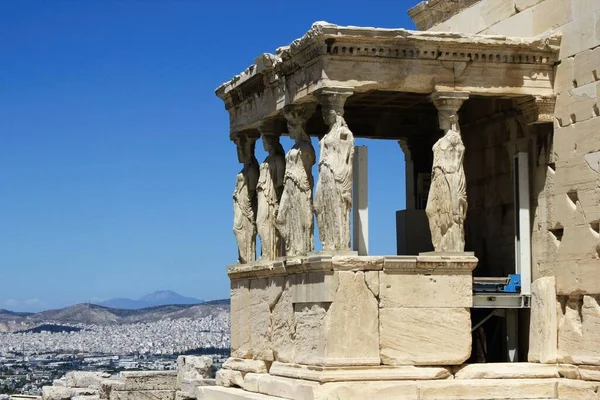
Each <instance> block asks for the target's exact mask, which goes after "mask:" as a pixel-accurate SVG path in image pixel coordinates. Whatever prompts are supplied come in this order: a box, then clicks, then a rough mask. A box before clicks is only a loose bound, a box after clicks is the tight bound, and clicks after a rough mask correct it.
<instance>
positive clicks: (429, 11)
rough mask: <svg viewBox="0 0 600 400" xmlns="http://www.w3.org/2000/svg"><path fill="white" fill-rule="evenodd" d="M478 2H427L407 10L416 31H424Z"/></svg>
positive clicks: (470, 0)
mask: <svg viewBox="0 0 600 400" xmlns="http://www.w3.org/2000/svg"><path fill="white" fill-rule="evenodd" d="M478 1H480V0H429V1H422V2H420V3H419V4H417V5H416V6H414V7H413V8H411V9H409V10H408V15H409V16H410V18H411V19H412V20H413V22H414V23H415V25H416V26H417V29H418V30H420V31H426V30H428V29H429V28H431V27H433V26H435V25H437V24H440V23H442V22H444V21H446V20H448V19H450V18H451V17H452V16H454V15H456V14H458V13H459V12H461V11H462V10H464V9H465V8H467V7H470V6H472V5H473V4H475V3H477V2H478Z"/></svg>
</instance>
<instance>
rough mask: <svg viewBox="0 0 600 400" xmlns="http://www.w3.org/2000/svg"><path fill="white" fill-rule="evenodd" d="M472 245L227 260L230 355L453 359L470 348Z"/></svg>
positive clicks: (327, 362) (406, 361)
mask: <svg viewBox="0 0 600 400" xmlns="http://www.w3.org/2000/svg"><path fill="white" fill-rule="evenodd" d="M476 265H477V258H475V257H474V256H473V255H472V253H448V254H435V253H428V254H424V255H420V256H385V257H383V256H382V257H373V256H357V255H352V254H350V255H347V254H344V255H331V254H319V255H311V256H307V257H294V258H289V259H286V258H282V259H279V260H276V261H271V262H265V261H258V262H255V263H253V264H244V265H234V266H231V267H229V269H228V274H229V277H230V279H231V355H232V358H234V359H247V360H259V361H264V362H268V363H270V362H274V361H277V362H281V363H293V364H302V365H309V366H330V367H332V366H348V367H355V366H379V365H390V366H398V365H427V366H431V365H434V366H441V365H459V364H462V363H463V362H465V361H466V360H467V359H468V358H469V356H470V354H471V318H470V312H469V308H470V307H471V306H472V301H473V300H472V270H473V268H475V266H476Z"/></svg>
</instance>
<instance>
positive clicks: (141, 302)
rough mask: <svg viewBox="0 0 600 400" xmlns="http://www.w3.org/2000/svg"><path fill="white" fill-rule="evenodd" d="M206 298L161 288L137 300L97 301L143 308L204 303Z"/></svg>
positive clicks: (129, 307)
mask: <svg viewBox="0 0 600 400" xmlns="http://www.w3.org/2000/svg"><path fill="white" fill-rule="evenodd" d="M202 303H204V300H200V299H196V298H193V297H185V296H182V295H180V294H178V293H175V292H173V291H171V290H161V291H158V292H154V293H150V294H147V295H145V296H142V297H140V298H139V299H137V300H132V299H128V298H123V297H120V298H115V299H110V300H106V301H102V302H99V303H97V304H98V305H99V306H104V307H110V308H121V309H127V310H138V309H141V308H148V307H158V306H164V305H172V304H202Z"/></svg>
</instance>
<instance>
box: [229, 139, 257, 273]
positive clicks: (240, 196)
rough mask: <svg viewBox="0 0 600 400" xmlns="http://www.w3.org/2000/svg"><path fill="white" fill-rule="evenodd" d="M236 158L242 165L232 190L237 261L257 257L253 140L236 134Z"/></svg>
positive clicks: (248, 261)
mask: <svg viewBox="0 0 600 400" xmlns="http://www.w3.org/2000/svg"><path fill="white" fill-rule="evenodd" d="M233 141H234V142H235V145H236V147H237V154H238V160H239V162H240V163H242V164H243V165H244V166H243V168H242V170H241V171H240V172H239V173H238V174H237V178H236V184H235V191H234V192H233V233H234V234H235V238H236V240H237V245H238V262H239V263H240V264H247V263H250V262H252V261H255V260H256V186H257V183H258V175H259V172H258V161H257V160H256V157H255V156H254V146H255V139H253V138H249V137H248V136H246V135H243V134H235V135H234V136H233Z"/></svg>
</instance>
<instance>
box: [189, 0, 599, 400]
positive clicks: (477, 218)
mask: <svg viewBox="0 0 600 400" xmlns="http://www.w3.org/2000/svg"><path fill="white" fill-rule="evenodd" d="M500 3H501V4H500ZM505 3H506V4H505ZM559 3H560V4H559ZM567 3H568V4H569V5H570V7H571V8H569V9H568V10H567V9H566V8H564V4H567ZM576 3H577V1H576V0H561V1H560V2H557V1H554V0H538V1H531V2H526V1H518V0H506V1H502V2H497V1H494V0H480V1H477V0H473V1H465V2H456V1H450V0H431V1H428V2H423V3H421V4H419V5H418V6H417V7H415V8H413V9H412V10H411V11H410V14H411V16H412V17H413V19H414V21H415V23H416V24H417V26H418V27H419V29H421V30H420V31H408V30H403V29H376V28H361V27H343V26H337V25H333V24H329V23H325V22H318V23H315V24H314V25H313V26H312V27H311V29H310V30H309V31H308V32H307V33H306V34H305V35H304V36H302V37H301V38H299V39H298V40H295V41H294V42H292V43H291V44H290V45H289V46H284V47H281V48H279V49H278V50H277V52H276V54H263V55H260V56H259V57H257V58H256V60H255V61H254V64H253V65H252V66H251V67H250V68H248V69H247V70H245V71H243V72H242V73H241V74H239V75H237V76H235V77H234V78H233V79H232V80H230V81H229V82H226V83H224V84H223V85H221V86H220V87H219V88H218V89H217V95H218V96H219V97H220V98H221V99H222V100H223V101H224V103H225V107H226V109H227V111H228V113H229V117H230V138H231V139H232V140H233V142H234V143H235V145H236V146H237V148H238V154H239V155H240V156H239V159H240V163H241V164H242V165H243V167H242V170H241V171H240V173H239V174H238V176H237V179H236V184H235V188H236V189H235V195H234V220H235V223H234V232H235V238H236V239H237V244H238V249H239V259H238V263H237V264H234V265H231V266H229V267H228V275H229V277H230V279H231V329H232V331H231V358H230V359H229V360H228V361H227V362H226V363H225V365H224V366H223V369H221V370H220V371H219V372H218V373H217V380H216V383H217V386H215V387H199V388H198V398H205V399H221V398H236V399H265V400H266V399H275V398H285V399H371V398H373V399H374V398H390V399H391V398H394V399H396V398H402V399H414V400H417V399H509V398H510V399H556V398H560V399H579V398H586V399H587V398H590V399H591V398H597V384H594V383H593V381H594V380H600V378H599V377H600V375H598V368H600V352H599V351H598V349H597V346H596V347H594V346H593V345H591V344H590V343H598V340H600V329H598V326H600V318H598V315H600V312H599V311H598V310H600V307H599V306H598V302H597V297H595V296H597V295H598V294H600V289H597V288H596V286H598V279H597V278H596V277H594V278H591V275H586V274H588V271H592V270H593V268H592V267H591V265H592V264H593V265H594V266H596V267H597V266H598V262H597V252H596V253H595V254H591V255H590V256H589V257H587V256H586V255H583V254H584V252H585V251H587V250H579V248H577V247H576V244H575V242H565V239H566V238H567V237H570V238H575V237H576V234H575V233H574V232H576V231H577V232H579V231H578V229H580V233H579V234H578V235H581V236H579V237H580V239H579V240H582V241H583V242H585V243H586V246H585V248H586V249H592V250H590V251H591V252H595V251H596V250H593V249H596V248H597V247H596V246H597V244H598V240H600V239H598V237H599V236H598V235H597V232H598V229H597V227H598V224H597V222H595V221H597V220H600V215H598V218H596V219H593V218H595V217H590V216H589V215H590V214H588V212H589V213H592V214H594V213H596V211H597V207H595V206H596V205H594V206H591V205H590V206H586V207H587V208H586V213H579V210H580V209H581V207H583V205H584V204H590V203H589V202H590V199H592V198H597V197H593V196H597V193H598V190H597V182H596V181H595V180H593V179H589V180H586V181H585V182H587V183H581V185H583V186H581V185H580V186H577V185H579V183H577V182H579V181H578V179H579V178H578V177H576V176H575V175H569V173H568V172H566V171H569V168H570V167H569V166H568V165H567V164H565V165H563V164H561V161H560V160H561V158H560V157H566V158H567V159H570V158H569V157H574V156H573V154H575V153H577V152H578V151H579V148H580V147H579V146H584V147H585V148H586V149H587V150H586V151H588V153H586V155H585V156H584V155H581V157H580V158H581V159H582V160H584V159H585V160H587V161H586V162H588V165H593V168H596V170H595V171H596V176H597V172H598V170H597V160H598V158H597V157H596V153H594V151H596V152H597V145H598V140H597V139H592V136H593V135H594V133H593V132H595V130H594V128H593V127H592V126H589V127H582V128H581V130H573V132H581V136H577V137H578V138H579V139H581V141H582V142H581V144H579V145H574V144H573V143H572V141H573V140H575V139H573V138H570V134H568V133H566V132H567V130H568V129H567V126H569V125H570V126H575V127H577V126H583V124H585V122H579V121H580V117H581V118H583V120H584V121H587V120H589V121H595V117H597V116H598V112H597V106H595V103H594V105H591V103H589V102H587V100H585V99H584V98H583V97H577V100H572V98H573V96H583V93H588V94H589V93H592V90H591V87H590V88H586V89H585V90H583V91H582V92H581V93H579V92H578V91H577V89H578V87H579V85H580V83H581V84H583V85H585V84H591V82H595V81H597V78H596V76H595V74H592V75H590V74H589V73H587V72H585V71H587V69H586V68H588V66H590V65H594V66H598V62H597V61H594V62H592V61H590V60H592V58H591V57H592V56H591V55H590V56H586V57H588V58H587V59H586V60H587V61H586V62H587V63H588V64H577V62H575V63H573V60H569V59H566V60H565V61H562V62H561V61H560V60H561V58H562V56H561V54H562V52H563V51H568V50H564V49H565V48H567V49H570V48H571V47H573V46H575V43H576V41H574V38H575V37H579V36H577V35H576V34H574V33H572V34H566V40H567V42H565V38H562V41H561V36H560V34H559V33H560V32H554V31H552V29H554V28H553V27H554V26H561V25H560V24H559V23H560V21H558V20H559V19H560V18H559V17H558V14H556V13H553V10H555V9H556V10H561V12H564V13H567V14H568V15H571V16H572V18H575V15H576V14H575V11H574V10H577V12H578V13H584V14H585V12H584V11H586V9H585V7H583V6H579V5H577V6H576V5H575V4H576ZM582 3H584V2H582ZM588 3H589V4H588ZM588 3H586V4H587V5H588V6H589V10H587V13H588V15H592V14H593V12H592V11H593V9H598V10H600V4H598V7H596V8H594V7H595V6H592V5H591V3H594V2H588ZM594 4H595V3H594ZM569 13H570V14H569ZM590 13H591V14H590ZM584 14H577V15H581V16H582V17H581V18H582V19H581V21H587V19H585V18H584V17H583V15H584ZM561 15H563V14H561ZM513 18H514V19H513ZM517 18H520V20H517ZM545 18H549V21H544V19H545ZM553 18H554V19H553ZM534 20H535V23H533V22H531V21H534ZM461 21H462V22H461ZM489 21H494V22H493V23H492V22H489ZM519 21H521V22H519ZM467 22H468V23H467ZM567 22H568V21H567ZM567 22H565V23H564V24H567ZM555 23H556V24H559V25H556V24H555ZM573 23H574V20H573ZM582 23H584V22H582ZM503 24H504V25H503ZM564 24H563V25H564ZM538 25H539V26H538ZM461 26H465V27H467V26H468V28H469V32H473V33H468V34H467V33H461ZM569 26H571V25H569ZM585 26H587V25H585ZM590 26H591V25H590ZM527 27H529V28H527ZM534 27H535V28H534ZM544 27H546V29H543V28H544ZM465 29H466V28H465ZM510 29H514V30H515V34H512V31H511V30H510ZM528 29H529V30H528ZM570 29H573V30H575V29H576V28H575V26H574V25H573V26H572V27H571V28H570ZM444 31H452V32H444ZM586 32H587V31H586ZM492 33H493V34H494V35H488V34H492ZM589 41H590V42H591V41H592V39H589ZM565 43H567V44H565ZM586 43H587V42H586ZM599 44H600V43H599ZM565 46H566V47H565ZM588 47H593V45H592V44H589V46H588ZM582 51H583V50H582ZM570 54H575V53H570ZM582 60H583V58H582ZM594 60H597V59H594ZM575 61H577V58H575ZM582 62H583V61H582ZM563 65H567V66H568V65H570V67H563ZM577 65H579V67H578V66H577ZM577 68H580V72H581V71H584V72H581V73H582V74H583V75H581V76H580V75H577ZM590 68H591V67H590ZM592 69H593V68H592ZM561 71H562V72H561ZM574 71H575V72H574ZM559 72H560V73H561V74H563V76H561V75H560V74H559ZM588 72H589V71H588ZM576 75H577V77H575V76H576ZM575 81H576V82H577V83H576V84H575ZM557 87H562V88H563V89H564V88H570V89H567V90H571V91H570V92H568V93H569V94H568V96H571V97H569V100H568V101H570V102H572V103H573V105H569V106H565V107H567V109H561V108H559V105H560V101H559V100H561V98H560V96H559V97H558V98H557V96H556V94H557V91H556V90H557ZM594 88H595V87H594ZM593 92H594V94H595V89H594V91H593ZM586 96H588V95H586ZM564 101H565V102H567V100H566V97H565V100H564ZM588 103H589V104H588ZM565 104H566V103H565ZM569 104H570V103H569ZM555 105H556V111H555ZM588 106H589V107H588ZM569 107H571V108H569ZM579 107H587V108H586V109H585V112H583V111H581V113H580V111H579V110H580V108H579ZM555 113H562V114H560V118H558V117H555ZM553 122H554V123H555V125H554V126H553V124H552V123H553ZM557 126H558V129H559V130H560V131H562V130H563V129H564V131H565V133H564V135H562V136H561V135H555V134H554V132H555V129H557V128H556V127H557ZM563 127H564V128H563ZM569 129H570V128H569ZM569 132H571V131H569ZM588 132H589V135H588ZM282 135H287V136H289V137H290V138H291V139H292V142H291V143H292V144H291V146H290V147H289V148H282V146H281V144H280V141H279V137H280V136H282ZM358 138H363V139H376V140H384V141H388V142H389V143H390V145H393V146H397V145H396V144H395V143H394V142H400V143H401V146H402V150H403V151H404V153H405V163H406V175H403V176H400V174H398V180H397V181H396V182H390V183H389V184H390V185H397V184H405V185H406V204H407V210H405V211H406V212H405V214H403V215H405V217H403V218H406V221H408V222H407V225H406V230H405V232H404V233H403V236H402V238H403V240H404V244H405V246H404V249H405V250H403V252H401V251H400V247H399V250H398V254H393V255H371V254H361V255H358V253H357V251H355V249H356V245H355V241H356V238H355V237H353V235H352V234H351V232H352V229H351V228H352V218H351V216H352V215H353V214H352V213H353V207H355V206H356V205H355V204H353V203H354V199H355V196H354V195H355V192H356V190H357V187H356V186H355V185H356V182H359V181H358V180H357V179H356V176H357V170H356V165H357V163H356V155H355V154H357V153H356V152H357V150H356V146H355V139H358ZM579 139H577V140H579ZM257 142H262V144H263V146H264V148H265V150H266V151H267V153H268V156H267V158H266V159H265V160H264V161H263V162H262V164H260V166H259V164H258V162H257V161H256V158H255V156H254V144H255V143H257ZM592 142H593V143H594V145H592V144H591V143H592ZM569 146H570V147H569ZM594 146H596V147H594ZM316 147H318V149H319V153H318V157H317V156H316V155H315V148H316ZM569 149H570V150H569ZM573 149H575V150H573ZM594 149H595V150H594ZM573 152H575V153H573ZM559 154H560V155H559ZM577 154H578V153H577ZM399 156H400V155H399ZM578 157H579V156H578ZM586 157H587V158H586ZM594 160H595V164H594ZM573 162H574V163H575V164H573V165H579V164H577V163H579V162H580V160H579V158H577V160H576V161H573ZM390 165H393V164H390ZM569 165H570V164H569ZM313 166H316V170H317V171H318V172H317V173H316V175H315V176H313ZM561 168H562V169H561ZM577 168H579V167H577ZM582 168H583V167H582ZM559 171H564V172H560V173H559ZM371 173H379V172H376V171H371ZM388 174H389V172H388ZM555 174H556V176H555ZM560 174H563V175H560ZM574 174H575V172H574ZM586 174H587V172H585V174H584V173H583V172H582V175H581V179H587V178H584V175H585V177H587V175H586ZM559 175H560V176H562V178H561V179H563V181H560V182H559V181H558V180H557V179H558V178H559ZM403 180H405V182H403ZM233 181H234V180H233V177H232V185H233ZM582 182H583V181H582ZM556 185H558V186H556ZM560 185H563V186H560ZM586 185H587V186H586ZM556 187H562V188H563V189H560V190H562V192H560V193H558V192H557V194H556V196H559V195H560V196H562V197H560V198H561V199H562V200H561V203H560V204H562V202H563V201H567V200H568V205H569V207H570V208H569V211H567V209H564V210H563V208H561V207H562V206H559V203H558V202H557V201H555V200H554V198H555V197H554V192H552V190H558V189H555V188H556ZM584 187H585V189H582V188H584ZM578 188H579V189H578ZM592 193H593V194H592ZM590 196H591V197H590ZM557 198H558V197H557ZM565 198H566V199H567V200H565ZM559 210H562V211H559ZM592 210H593V211H592ZM561 213H562V214H561ZM594 215H595V214H594ZM354 218H356V216H355V217H354ZM529 218H531V222H530V219H529ZM590 218H592V220H591V219H590ZM423 220H424V221H425V224H422V223H421V221H423ZM355 222H356V221H355ZM315 224H316V225H315ZM315 227H316V228H318V238H319V242H320V244H321V246H322V248H321V247H319V248H318V249H317V250H315ZM578 227H581V228H578ZM584 230H585V232H584ZM594 232H595V234H596V236H594ZM257 236H258V237H260V242H261V245H260V248H257V245H256V237H257ZM399 237H400V235H399ZM423 238H425V240H423ZM561 241H562V242H561ZM417 242H418V243H417ZM407 243H408V244H410V245H411V246H413V248H414V249H416V250H410V251H409V250H406V248H407V246H408V245H406V244H407ZM415 243H416V245H415ZM588 245H589V246H588ZM561 249H564V250H561ZM561 251H564V252H566V253H564V254H563V253H561ZM567 254H570V255H571V256H573V257H575V258H576V259H578V260H580V261H578V263H579V264H577V265H579V266H581V268H580V269H577V270H575V269H573V268H574V267H571V266H569V265H567V264H565V263H566V260H567ZM585 254H587V253H585ZM256 255H258V256H256ZM555 255H556V257H559V258H553V257H555ZM560 257H565V258H560ZM561 260H562V261H561ZM563 261H564V262H565V263H563V264H561V265H563V266H564V268H567V269H569V270H570V272H571V273H573V274H575V275H577V274H579V277H584V276H590V280H589V281H586V282H583V283H582V282H580V281H579V280H577V281H574V280H573V279H572V277H571V276H567V274H566V273H564V274H563V273H562V272H561V271H562V270H560V269H555V268H558V267H557V264H556V262H559V263H560V262H563ZM527 265H533V266H534V267H533V272H532V274H531V273H530V274H529V275H528V272H527V269H526V266H527ZM536 265H537V267H536ZM515 271H516V273H517V274H518V276H519V277H520V279H521V280H522V282H519V285H520V286H519V288H518V291H517V292H516V294H515V295H514V296H512V297H510V296H507V297H502V296H496V295H494V296H492V295H483V296H482V295H479V294H477V292H476V291H475V292H474V283H473V282H474V278H473V277H474V275H475V277H476V280H475V281H476V282H484V283H485V282H486V279H488V281H489V279H490V278H489V277H490V276H491V277H493V276H506V274H515ZM589 273H590V274H591V272H589ZM561 274H562V275H561ZM515 276H516V275H515ZM481 277H483V278H481ZM486 277H488V278H486ZM477 279H479V280H477ZM511 299H512V300H511ZM514 299H517V300H518V303H515V302H514V301H513V300H514ZM511 307H512V308H516V309H518V310H516V311H514V312H513V311H511ZM486 310H487V311H486ZM578 316H579V317H578ZM491 318H500V319H502V318H504V319H505V320H506V322H505V325H504V326H505V327H506V329H507V332H508V330H509V329H513V328H514V329H515V332H516V336H510V335H509V334H508V333H507V337H508V336H510V338H509V339H507V341H505V342H503V343H504V344H503V345H502V346H504V347H502V346H499V345H498V346H497V345H494V344H493V343H492V340H493V339H492V336H493V335H491V334H490V333H489V332H488V331H489V330H488V328H487V326H488V325H487V324H489V322H488V321H490V320H491ZM509 320H510V321H513V322H509ZM515 321H519V324H518V326H517V322H515ZM577 321H579V322H578V323H577ZM503 323H504V322H503ZM595 324H597V325H595ZM577 327H579V328H577ZM577 329H579V330H577ZM576 332H579V333H576ZM486 334H487V335H488V336H487V337H486ZM511 335H512V334H511ZM511 338H513V339H511ZM514 338H517V339H514ZM511 341H513V342H514V343H513V342H511ZM517 341H518V343H517ZM525 360H527V361H529V362H515V361H525ZM498 361H511V362H512V363H511V364H505V363H499V362H498ZM477 362H479V364H477ZM482 362H486V363H482ZM594 385H595V386H594ZM586 396H587V397H586Z"/></svg>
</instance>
